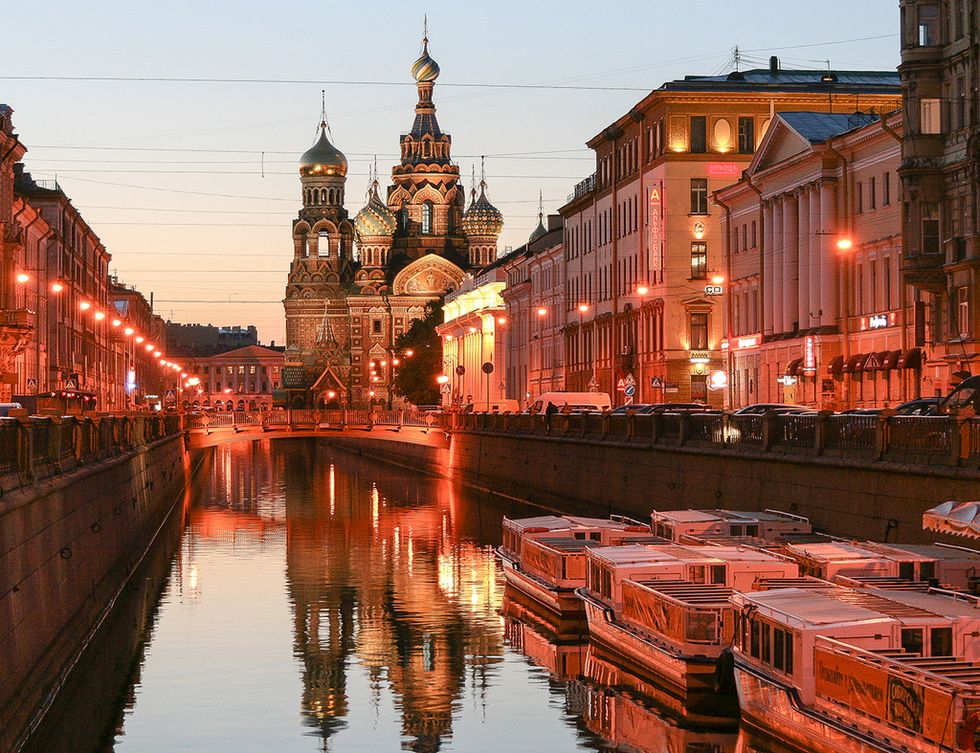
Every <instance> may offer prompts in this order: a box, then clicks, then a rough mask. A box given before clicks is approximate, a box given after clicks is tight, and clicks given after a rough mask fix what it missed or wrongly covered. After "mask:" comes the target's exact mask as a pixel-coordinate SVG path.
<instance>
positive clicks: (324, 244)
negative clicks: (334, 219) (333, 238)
mask: <svg viewBox="0 0 980 753" xmlns="http://www.w3.org/2000/svg"><path fill="white" fill-rule="evenodd" d="M316 255H317V256H319V257H322V258H326V257H328V256H330V236H329V235H328V234H327V231H326V230H321V231H320V235H319V236H318V238H317V246H316Z"/></svg>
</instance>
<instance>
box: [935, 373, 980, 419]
mask: <svg viewBox="0 0 980 753" xmlns="http://www.w3.org/2000/svg"><path fill="white" fill-rule="evenodd" d="M967 407H969V408H973V411H974V412H975V413H976V414H977V415H978V416H980V376H971V377H967V378H966V379H964V380H963V381H962V382H960V383H959V384H958V385H956V386H955V387H954V388H953V391H952V392H950V393H949V394H948V395H946V397H944V398H941V399H940V400H939V404H938V405H937V406H936V412H937V413H939V414H941V415H943V414H946V413H949V412H950V411H952V410H963V409H964V408H967Z"/></svg>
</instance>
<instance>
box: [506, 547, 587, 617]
mask: <svg viewBox="0 0 980 753" xmlns="http://www.w3.org/2000/svg"><path fill="white" fill-rule="evenodd" d="M497 556H498V557H499V558H500V561H501V563H502V564H503V567H504V579H505V580H506V581H507V582H508V583H509V584H510V585H512V586H513V587H514V588H516V589H517V590H519V591H520V592H521V593H523V594H525V595H526V596H529V597H530V598H532V599H533V600H534V601H535V602H537V603H538V604H540V605H541V606H543V607H545V608H546V609H548V610H549V611H550V612H552V614H554V615H557V616H559V617H584V606H583V604H582V600H581V599H580V598H579V597H578V595H577V594H576V593H575V589H574V588H558V587H555V586H552V585H550V584H548V583H546V582H545V581H543V580H541V579H540V578H536V577H534V576H533V575H530V574H528V573H526V572H524V570H522V569H521V565H520V563H519V562H517V561H516V560H515V559H514V558H513V557H512V556H511V555H510V554H508V553H507V552H504V551H503V550H501V549H497Z"/></svg>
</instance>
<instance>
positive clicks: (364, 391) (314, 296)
mask: <svg viewBox="0 0 980 753" xmlns="http://www.w3.org/2000/svg"><path fill="white" fill-rule="evenodd" d="M428 44H429V40H428V38H427V37H423V39H422V54H421V55H420V56H419V58H418V60H416V61H415V63H414V64H413V65H412V76H413V78H414V79H415V81H416V84H417V87H418V103H417V104H416V105H415V120H414V122H413V123H412V128H411V130H410V131H409V132H408V133H405V134H403V135H402V136H401V137H400V147H401V161H400V162H399V163H398V164H397V165H395V166H394V167H393V168H392V170H391V185H389V186H388V187H387V190H386V192H385V196H384V197H383V198H382V195H381V189H380V186H379V183H378V181H377V179H375V180H374V181H373V182H372V183H371V185H370V187H369V189H368V195H367V203H366V204H365V206H364V207H363V208H362V209H361V210H360V211H358V212H357V214H356V215H355V216H354V218H353V219H351V218H350V217H349V215H348V213H347V210H346V208H345V206H344V204H345V195H344V194H345V190H346V183H347V169H348V164H347V158H346V157H345V156H344V155H343V153H342V152H341V151H340V150H339V149H337V147H335V146H334V145H333V144H332V143H331V142H330V139H329V138H328V129H327V123H326V117H325V116H324V117H323V118H322V119H321V123H320V135H319V138H318V140H317V142H316V143H315V144H314V145H313V147H312V148H311V149H309V150H308V151H307V152H306V153H305V154H304V155H303V156H302V158H301V160H300V164H299V174H300V182H301V184H302V199H303V206H302V209H300V212H299V216H298V217H297V218H296V219H295V220H294V221H293V261H292V263H291V264H290V268H289V278H288V281H287V284H286V297H285V299H284V300H283V305H284V307H285V313H286V345H287V352H286V363H287V367H288V366H290V365H292V366H293V367H294V368H297V367H302V371H303V373H304V375H305V385H306V386H307V387H309V392H307V393H306V394H305V395H304V394H301V391H296V390H294V391H293V392H292V394H291V397H290V404H292V405H298V404H299V403H300V402H301V399H304V398H305V399H307V400H312V402H314V403H316V404H329V403H337V404H340V405H366V404H369V403H372V402H386V403H388V402H391V400H392V395H391V392H390V385H391V377H392V372H391V370H392V368H393V366H392V358H393V355H394V345H395V342H396V340H397V338H398V335H400V334H402V333H403V332H404V331H405V330H407V329H408V328H409V326H410V325H411V322H412V321H413V320H414V319H417V318H420V317H421V316H422V314H423V312H424V310H425V306H426V304H427V303H429V302H430V301H433V300H437V299H439V298H440V297H442V296H443V295H444V294H445V293H446V292H447V291H449V290H452V289H455V288H456V287H457V286H458V285H459V283H460V282H461V281H462V279H463V276H464V275H465V274H466V273H467V272H477V271H479V270H481V269H482V268H484V267H485V266H487V265H488V264H490V263H491V262H492V261H493V260H494V259H495V258H496V254H497V238H498V236H499V235H500V231H501V229H502V227H503V219H502V217H501V215H500V212H499V211H497V209H496V208H495V207H493V205H492V204H490V202H489V200H488V199H487V197H486V191H485V184H483V183H481V190H480V193H479V196H478V195H477V193H476V191H475V190H474V191H473V195H472V201H471V204H470V206H469V208H468V209H466V208H465V195H464V189H463V187H462V185H461V182H460V175H459V166H458V165H456V164H455V163H454V162H453V160H452V155H451V146H452V137H451V136H450V135H449V134H448V133H444V132H443V131H442V130H441V128H440V127H439V121H438V120H437V119H436V108H435V105H434V104H433V100H432V91H433V89H434V87H435V82H436V79H437V78H438V77H439V66H438V64H437V63H436V61H435V60H433V59H432V57H430V55H429V50H428ZM464 209H465V211H464Z"/></svg>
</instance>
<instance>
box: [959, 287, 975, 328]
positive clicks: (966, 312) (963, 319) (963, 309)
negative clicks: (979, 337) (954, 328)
mask: <svg viewBox="0 0 980 753" xmlns="http://www.w3.org/2000/svg"><path fill="white" fill-rule="evenodd" d="M956 322H957V324H958V325H959V330H960V331H959V335H960V337H968V336H969V334H970V330H971V329H973V328H972V327H971V326H970V289H969V288H968V287H966V286H964V287H962V288H957V289H956Z"/></svg>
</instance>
